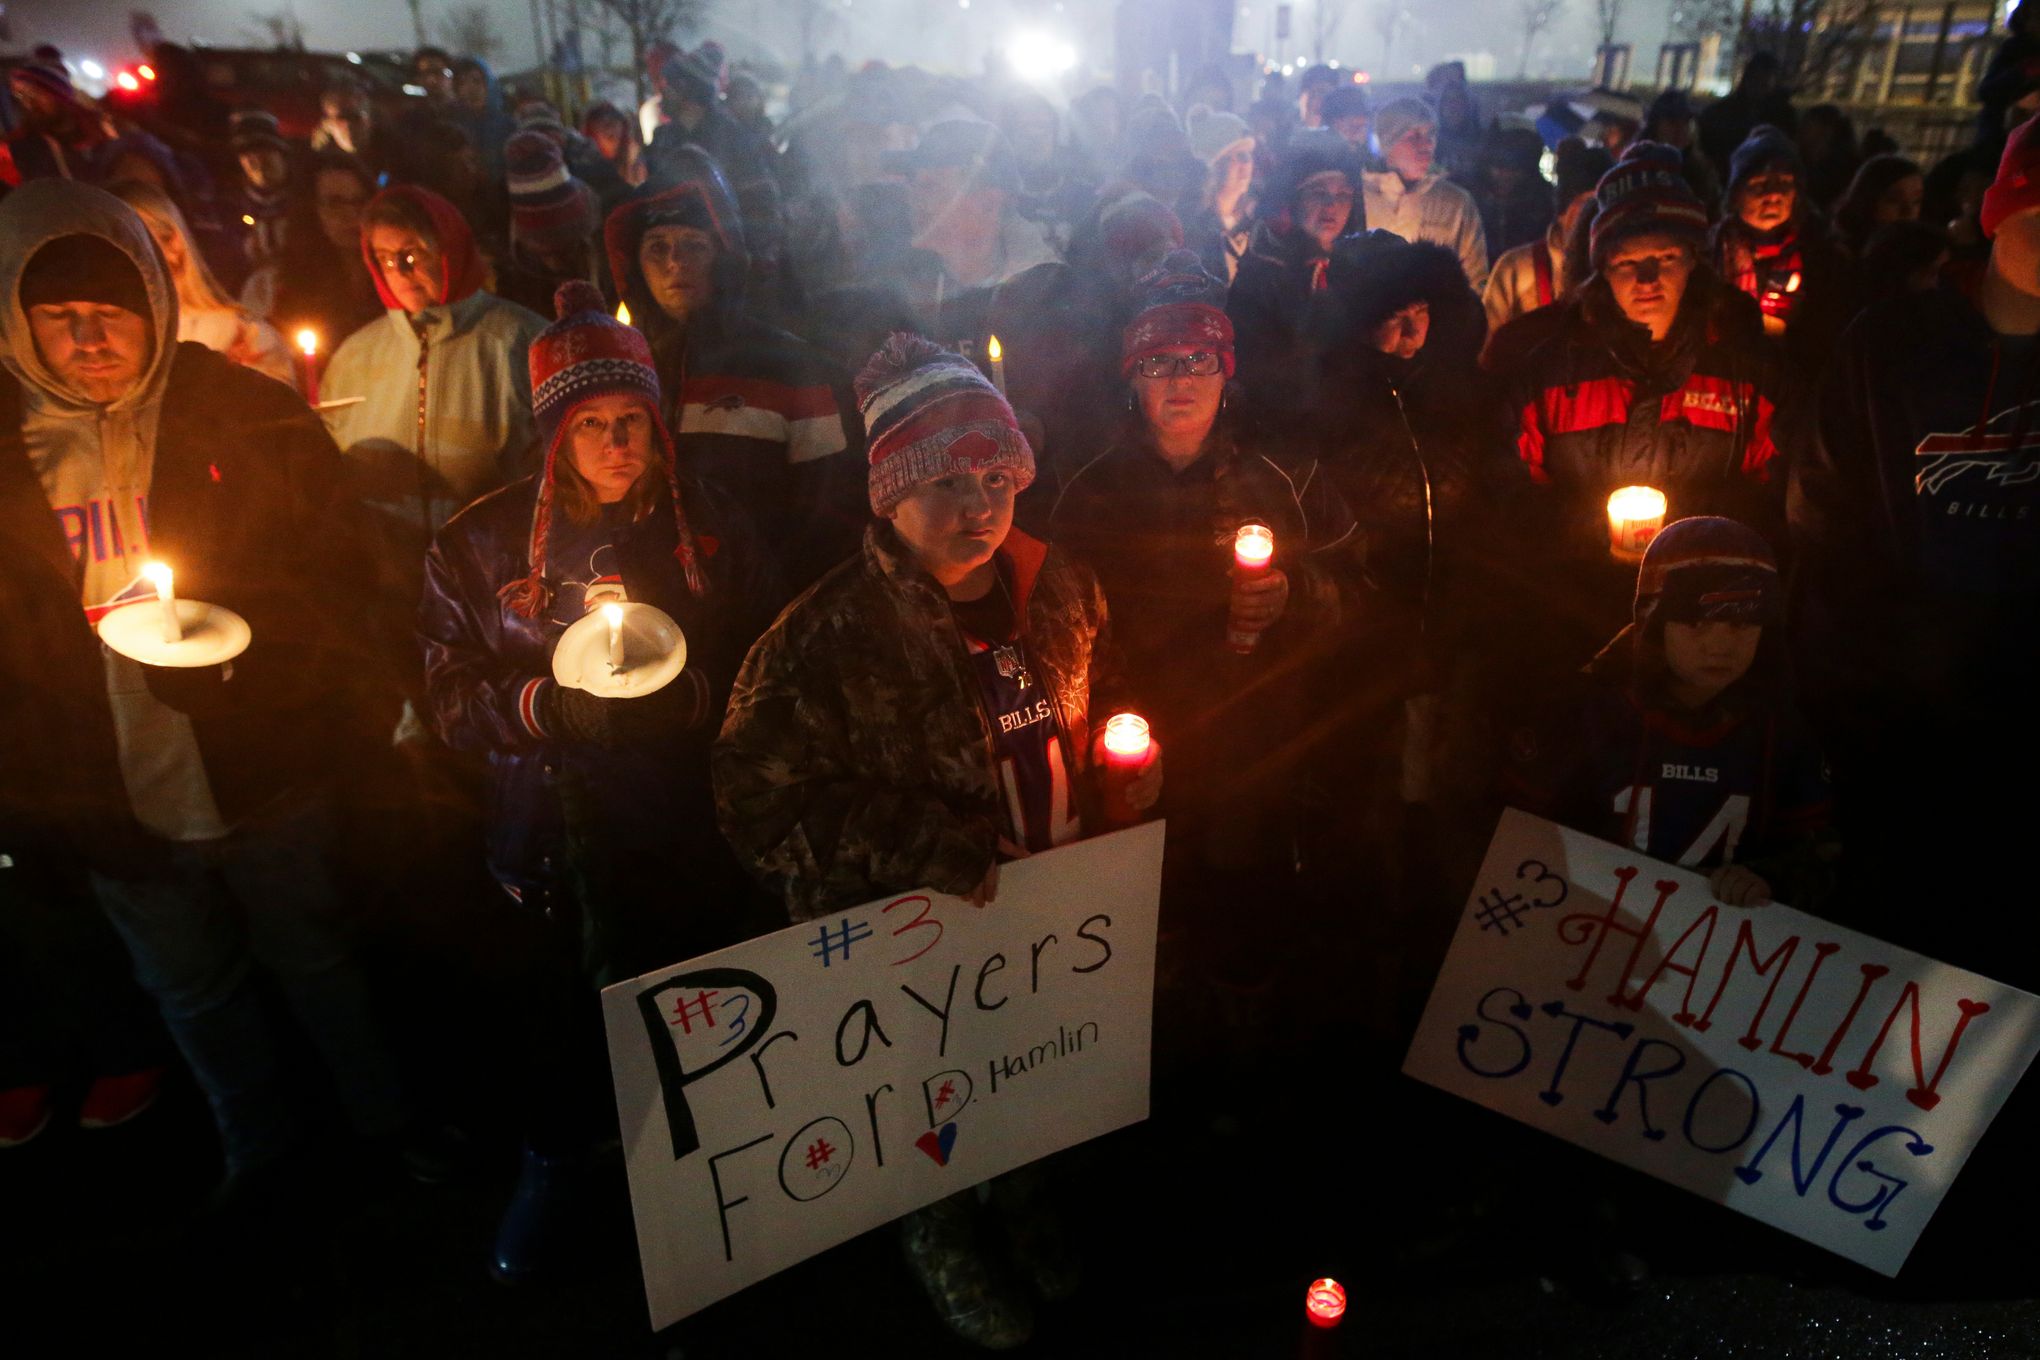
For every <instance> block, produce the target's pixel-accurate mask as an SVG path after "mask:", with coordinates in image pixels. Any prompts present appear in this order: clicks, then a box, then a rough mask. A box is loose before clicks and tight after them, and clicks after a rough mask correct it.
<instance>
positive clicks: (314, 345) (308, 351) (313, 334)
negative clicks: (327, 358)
mask: <svg viewBox="0 0 2040 1360" xmlns="http://www.w3.org/2000/svg"><path fill="white" fill-rule="evenodd" d="M297 347H298V348H299V349H301V350H303V351H304V352H305V357H306V358H307V359H309V358H311V357H312V356H313V355H314V354H317V353H318V352H319V333H318V332H317V331H315V330H313V329H312V328H311V327H309V326H307V327H305V329H303V330H301V331H299V332H298V333H297Z"/></svg>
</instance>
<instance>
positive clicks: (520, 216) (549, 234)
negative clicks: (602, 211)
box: [503, 132, 597, 251]
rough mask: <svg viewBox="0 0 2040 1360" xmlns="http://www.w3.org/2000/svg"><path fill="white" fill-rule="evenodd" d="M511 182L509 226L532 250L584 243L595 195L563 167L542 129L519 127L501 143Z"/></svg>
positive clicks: (553, 143) (592, 230)
mask: <svg viewBox="0 0 2040 1360" xmlns="http://www.w3.org/2000/svg"><path fill="white" fill-rule="evenodd" d="M503 168H504V178H505V180H506V181H507V182H508V184H509V188H510V230H511V233H512V234H513V235H514V236H515V238H516V239H517V240H518V241H520V242H523V243H525V244H528V245H530V246H531V247H532V248H533V249H535V250H540V251H548V250H552V251H557V250H567V249H571V248H572V247H574V246H577V245H586V244H587V243H588V238H589V237H591V236H593V235H594V234H595V228H596V226H597V209H596V205H595V195H594V193H593V192H591V191H590V190H589V188H588V186H587V185H585V184H583V183H582V182H581V181H580V180H578V179H576V178H575V177H574V176H573V175H571V174H569V173H568V171H567V161H566V157H565V155H564V154H562V153H561V151H560V145H559V143H558V142H556V141H554V140H553V139H552V138H551V137H548V136H547V135H546V134H545V133H543V132H520V133H518V134H516V135H515V136H513V137H512V138H510V140H509V141H507V142H505V143H504V144H503Z"/></svg>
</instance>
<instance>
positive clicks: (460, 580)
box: [418, 284, 778, 1281]
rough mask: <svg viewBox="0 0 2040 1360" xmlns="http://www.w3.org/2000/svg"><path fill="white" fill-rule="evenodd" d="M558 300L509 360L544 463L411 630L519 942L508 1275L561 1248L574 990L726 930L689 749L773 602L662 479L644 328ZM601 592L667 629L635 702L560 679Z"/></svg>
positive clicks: (698, 776) (536, 1265)
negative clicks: (572, 636) (637, 607)
mask: <svg viewBox="0 0 2040 1360" xmlns="http://www.w3.org/2000/svg"><path fill="white" fill-rule="evenodd" d="M557 307H558V309H559V311H560V313H561V318H560V320H559V321H557V322H555V323H554V324H553V325H552V326H550V327H548V328H547V329H546V330H545V331H544V332H543V333H542V334H541V335H540V336H539V338H538V339H537V340H536V341H535V342H534V343H533V345H532V347H531V355H530V375H531V384H532V388H533V391H534V393H535V394H536V396H535V410H534V414H535V419H536V423H537V427H538V430H539V434H540V437H541V439H542V441H543V443H544V447H545V449H546V461H545V467H544V470H543V471H542V472H540V473H538V474H537V475H535V476H532V477H527V478H525V479H523V480H522V481H519V482H516V483H514V484H512V485H511V486H508V487H506V488H504V489H503V490H501V491H499V492H496V493H495V494H493V495H490V496H486V497H484V498H483V499H482V500H480V501H478V502H476V503H475V504H474V505H472V506H470V507H469V508H468V509H466V510H465V511H463V512H461V514H459V515H458V516H456V517H455V518H454V519H453V520H452V521H451V522H450V523H448V525H447V526H446V528H445V529H443V530H442V531H441V532H440V533H439V535H438V537H437V538H436V539H435V540H434V542H433V546H432V550H431V553H430V554H429V556H428V557H427V559H426V565H425V574H426V589H425V600H424V604H423V605H422V607H421V610H420V613H419V621H418V630H419V635H420V638H421V639H422V641H423V644H424V650H425V667H426V670H425V687H426V694H427V697H428V699H429V701H430V707H431V713H432V720H433V725H434V727H435V728H436V730H437V732H438V734H439V736H440V737H441V738H442V739H443V740H444V741H445V742H446V743H447V744H448V745H449V746H451V747H453V748H454V749H455V750H458V751H466V752H472V753H475V754H479V755H485V756H486V757H487V758H488V763H489V785H490V787H489V798H488V807H489V827H488V844H489V868H490V871H491V873H492V874H494V876H495V878H496V880H497V881H498V882H499V883H501V884H502V886H503V888H504V890H505V893H506V894H507V895H508V896H509V897H510V898H514V899H516V901H517V902H519V903H521V904H522V906H521V909H517V910H514V911H512V912H511V913H510V915H509V916H508V917H506V919H505V921H504V928H505V930H506V931H507V932H509V933H510V934H511V935H512V937H513V938H515V939H517V940H518V941H519V942H520V943H521V944H522V945H523V947H524V949H525V952H526V954H527V956H528V962H527V967H526V977H525V979H524V986H523V991H524V994H525V1001H526V1010H527V1012H528V1014H529V1015H530V1016H531V1025H530V1026H529V1029H528V1031H527V1036H526V1042H527V1047H528V1053H527V1061H528V1067H529V1085H530V1094H531V1097H532V1100H531V1105H530V1108H529V1113H528V1115H527V1121H526V1135H527V1147H526V1152H525V1158H524V1169H523V1175H522V1179H521V1180H520V1182H519V1188H518V1191H517V1195H516V1198H515V1199H514V1200H513V1202H512V1205H511V1208H510V1211H509V1213H508V1214H506V1216H505V1218H504V1220H503V1226H502V1230H501V1232H500V1234H499V1236H498V1239H497V1243H496V1256H495V1262H494V1267H493V1268H494V1270H495V1272H496V1274H497V1275H498V1276H499V1277H500V1278H503V1279H505V1280H510V1281H515V1280H521V1279H525V1278H529V1277H530V1276H533V1275H535V1274H539V1273H541V1272H542V1271H543V1270H544V1269H545V1268H546V1267H548V1266H549V1265H552V1264H554V1263H555V1262H557V1260H558V1259H559V1255H558V1254H559V1252H560V1251H561V1250H562V1248H563V1247H564V1246H565V1245H566V1244H565V1243H564V1242H563V1241H562V1240H561V1236H560V1232H559V1219H560V1216H561V1214H562V1213H563V1212H564V1211H565V1207H566V1206H567V1205H568V1204H569V1203H570V1202H571V1201H572V1199H573V1197H574V1191H575V1187H576V1185H577V1183H578V1182H579V1181H580V1179H581V1173H582V1172H583V1171H584V1170H585V1163H586V1160H587V1152H588V1149H589V1147H590V1145H591V1143H592V1141H593V1139H594V1137H595V1135H596V1131H597V1130H598V1129H599V1128H600V1127H601V1121H602V1120H603V1118H604V1117H605V1115H604V1110H605V1103H604V1101H603V1100H602V1099H601V1098H600V1096H601V1089H602V1079H603V1072H604V1067H603V1063H602V1060H601V1040H600V1033H599V1026H598V1025H596V1023H595V1022H596V1012H595V1005H594V1001H595V998H594V992H593V987H595V986H601V985H606V984H607V983H610V982H614V981H616V980H618V979H620V978H625V977H631V976H635V975H636V974H637V973H640V972H643V971H645V970H646V969H649V968H653V967H657V966H659V965H660V964H664V963H670V962H672V961H674V960H675V959H681V958H687V957H690V956H692V955H694V954H698V953H702V952H706V951H707V950H710V949H713V948H716V947H719V946H720V945H722V944H725V943H729V942H731V941H732V940H733V939H735V938H738V937H739V935H740V934H741V933H742V930H743V926H742V922H741V912H740V910H739V909H738V904H741V902H742V901H743V900H744V886H743V878H742V874H741V871H740V870H739V869H738V868H737V866H736V864H735V862H734V861H733V860H732V859H731V858H730V855H729V852H728V850H727V848H725V847H724V846H723V845H722V844H721V842H720V841H719V839H718V838H717V837H716V835H715V830H714V809H713V805H712V803H711V800H710V795H709V780H708V744H709V741H710V739H711V738H712V737H713V735H714V732H715V726H716V720H717V718H718V717H719V716H720V715H721V712H722V700H723V693H724V690H725V687H726V686H727V685H728V683H729V679H730V677H731V676H732V675H734V674H735V671H736V664H737V661H738V660H739V658H740V657H741V656H742V654H743V649H744V648H745V647H746V646H748V645H749V643H750V641H751V639H752V638H753V637H755V636H756V635H757V632H758V631H759V630H760V629H762V628H763V627H764V625H765V623H766V621H767V620H768V619H769V618H770V615H771V611H772V610H773V609H774V608H775V607H776V605H777V599H778V592H777V590H776V588H775V587H774V586H773V584H772V583H771V581H770V580H769V578H768V577H767V575H766V573H765V572H764V570H763V569H762V567H761V564H760V562H759V560H758V557H757V555H756V553H755V552H754V551H753V546H752V545H753V540H751V539H750V538H749V537H748V536H747V535H746V533H745V532H744V529H743V526H742V525H741V524H739V523H734V522H732V521H731V520H730V518H729V514H728V510H727V507H726V506H724V505H722V504H720V503H718V502H716V501H714V500H712V499H711V498H710V497H709V496H708V495H707V493H705V492H704V491H702V490H701V489H700V488H698V487H696V486H695V485H694V484H692V483H690V482H687V481H685V480H683V479H681V478H679V477H678V476H676V474H675V471H674V466H673V446H672V441H671V439H670V437H669V436H668V434H667V432H666V427H665V422H664V419H663V418H662V417H661V416H660V414H659V409H660V401H659V384H658V375H657V373H656V371H655V370H654V368H653V366H652V361H651V351H650V349H649V347H648V346H647V345H646V344H645V341H644V338H643V337H642V336H640V335H639V334H638V333H637V332H636V331H634V330H632V329H631V328H629V327H628V326H625V325H622V324H621V323H619V322H617V321H616V320H614V319H613V318H611V317H610V316H609V315H608V314H607V312H606V311H605V310H604V308H603V304H602V298H601V295H600V294H598V293H597V292H596V291H595V289H594V288H593V286H592V285H588V284H568V285H566V286H564V287H562V288H561V290H560V295H559V299H558V303H557ZM618 584H620V585H621V587H622V588H623V591H624V593H625V594H626V596H627V597H628V598H629V599H630V600H631V601H633V602H636V603H641V604H649V605H655V606H657V607H658V608H660V609H662V610H664V611H665V612H666V613H667V614H669V615H670V616H671V617H672V618H673V619H674V621H675V622H677V623H678V624H679V625H680V629H681V632H682V633H683V634H684V635H685V637H686V640H687V662H686V667H685V669H683V670H682V671H681V672H680V674H679V676H678V677H677V678H676V679H674V680H673V681H672V683H670V684H668V685H667V686H665V687H664V688H662V689H659V690H658V691H656V692H654V693H651V694H648V695H645V696H643V697H634V698H599V697H597V696H595V695H593V694H590V693H587V692H586V691H583V690H579V689H570V688H566V687H564V686H562V685H560V684H559V683H557V682H556V681H555V680H554V679H553V678H552V669H551V653H552V650H553V648H554V646H555V645H556V644H557V642H558V639H559V637H560V634H561V633H562V632H563V631H564V630H565V629H566V628H567V627H568V625H570V624H573V623H575V622H577V621H578V620H579V619H580V618H581V617H582V616H583V614H585V613H586V612H587V610H588V609H589V608H590V607H591V605H593V604H594V602H595V601H596V600H598V599H600V598H601V597H602V596H603V595H604V594H606V593H607V592H608V591H610V590H611V589H613V587H614V586H616V585H618ZM597 607H614V606H597ZM619 612H620V611H619ZM618 640H619V642H620V641H621V637H620V630H619V636H618ZM620 650H621V649H620V648H617V649H612V650H611V651H608V652H605V655H617V654H618V653H619V652H620ZM619 659H624V660H627V659H628V658H627V657H620V658H619ZM678 884H686V885H688V888H687V892H686V895H685V896H684V897H676V888H675V885H678ZM683 902H686V903H691V906H687V907H684V908H683V907H682V906H681V903H683Z"/></svg>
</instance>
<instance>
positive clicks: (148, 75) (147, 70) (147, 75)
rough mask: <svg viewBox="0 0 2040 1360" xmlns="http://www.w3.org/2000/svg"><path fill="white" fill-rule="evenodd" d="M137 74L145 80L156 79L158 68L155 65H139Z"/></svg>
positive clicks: (136, 69)
mask: <svg viewBox="0 0 2040 1360" xmlns="http://www.w3.org/2000/svg"><path fill="white" fill-rule="evenodd" d="M135 74H136V75H138V76H140V77H141V78H142V79H143V80H154V79H155V78H156V68H155V67H153V66H137V67H136V68H135Z"/></svg>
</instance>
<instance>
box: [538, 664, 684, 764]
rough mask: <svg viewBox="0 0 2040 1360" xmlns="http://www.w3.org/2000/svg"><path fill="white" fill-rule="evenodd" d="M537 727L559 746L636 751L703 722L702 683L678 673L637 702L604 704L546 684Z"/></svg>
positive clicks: (541, 693)
mask: <svg viewBox="0 0 2040 1360" xmlns="http://www.w3.org/2000/svg"><path fill="white" fill-rule="evenodd" d="M538 702H539V714H538V721H539V725H540V726H542V727H544V728H545V730H546V731H548V732H550V733H552V734H553V735H554V736H556V737H558V738H559V739H560V740H562V741H575V742H583V743H586V744H588V745H591V746H600V747H602V748H603V749H604V750H606V751H617V750H622V749H624V748H626V747H631V746H641V745H645V744H648V743H651V742H656V741H659V740H662V739H664V738H666V737H670V736H674V735H677V734H678V733H681V732H685V731H688V730H690V729H692V728H695V727H698V726H700V725H701V724H702V723H704V722H706V721H707V720H708V717H709V713H708V681H707V679H706V677H704V676H703V675H702V674H701V673H700V672H699V671H682V672H681V673H680V674H679V675H678V676H677V677H675V678H674V680H673V683H672V684H670V685H667V686H666V687H665V688H664V689H661V690H658V691H657V692H655V693H652V694H647V695H645V696H644V697H642V698H633V699H604V698H601V697H599V696H597V695H593V694H590V693H588V691H586V690H582V689H570V688H568V687H567V686H565V685H547V686H546V687H545V688H544V689H542V690H540V691H539V701H538Z"/></svg>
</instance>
